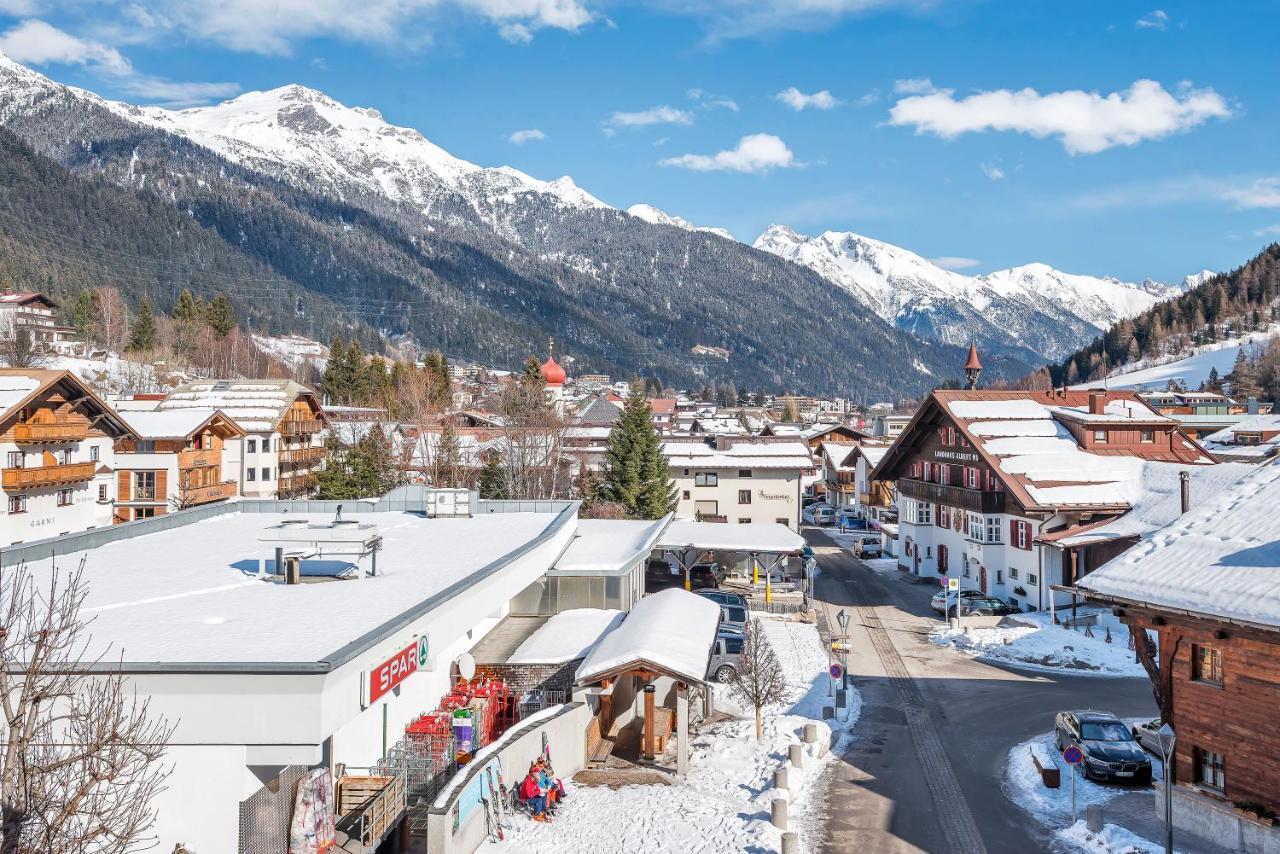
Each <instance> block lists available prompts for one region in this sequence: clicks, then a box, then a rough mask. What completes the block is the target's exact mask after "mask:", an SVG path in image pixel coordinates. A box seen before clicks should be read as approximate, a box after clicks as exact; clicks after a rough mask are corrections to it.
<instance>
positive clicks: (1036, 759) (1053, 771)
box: [1029, 744, 1062, 789]
mask: <svg viewBox="0 0 1280 854" xmlns="http://www.w3.org/2000/svg"><path fill="white" fill-rule="evenodd" d="M1029 750H1030V751H1031V761H1032V762H1033V763H1034V764H1035V766H1036V770H1037V771H1039V772H1040V782H1041V783H1044V787H1045V788H1046V789H1056V788H1058V787H1059V786H1061V785H1062V768H1061V767H1060V766H1059V765H1058V760H1057V758H1056V757H1055V756H1054V755H1053V753H1052V752H1051V751H1049V750H1046V749H1045V748H1044V747H1041V746H1040V745H1038V744H1033V745H1031V747H1030V748H1029Z"/></svg>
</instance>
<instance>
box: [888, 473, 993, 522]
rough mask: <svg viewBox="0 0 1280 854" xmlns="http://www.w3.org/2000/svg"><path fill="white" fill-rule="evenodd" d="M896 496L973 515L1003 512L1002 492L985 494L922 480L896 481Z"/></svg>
mask: <svg viewBox="0 0 1280 854" xmlns="http://www.w3.org/2000/svg"><path fill="white" fill-rule="evenodd" d="M898 494H899V495H902V496H905V497H907V498H914V499H916V500H917V501H927V502H930V503H932V504H947V505H950V506H952V507H959V508H961V509H963V510H969V511H971V512H973V513H983V514H987V513H1003V512H1004V493H1003V492H996V491H992V492H987V491H984V490H980V489H967V488H965V487H963V486H949V485H947V484H942V483H925V482H924V481H922V480H916V479H914V478H909V477H904V478H899V479H898Z"/></svg>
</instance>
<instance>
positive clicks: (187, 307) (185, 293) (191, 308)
mask: <svg viewBox="0 0 1280 854" xmlns="http://www.w3.org/2000/svg"><path fill="white" fill-rule="evenodd" d="M203 316H204V304H203V303H202V302H201V301H200V300H198V299H196V298H195V297H194V296H192V294H191V291H189V290H187V289H186V288H183V289H182V293H181V294H179V295H178V302H177V303H176V304H175V305H174V307H173V319H174V320H176V321H178V322H179V323H190V324H196V323H199V322H200V319H201V318H202V317H203Z"/></svg>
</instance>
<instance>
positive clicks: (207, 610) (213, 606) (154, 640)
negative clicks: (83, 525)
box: [27, 505, 576, 665]
mask: <svg viewBox="0 0 1280 854" xmlns="http://www.w3.org/2000/svg"><path fill="white" fill-rule="evenodd" d="M355 506H356V505H351V506H348V508H347V512H346V513H344V518H345V519H349V520H354V521H356V522H361V523H372V524H374V525H376V526H377V529H378V532H379V533H380V534H381V536H382V550H381V551H380V552H379V553H378V575H377V577H374V578H361V579H359V580H351V581H325V582H314V583H304V584H299V585H288V586H286V585H283V584H278V583H274V582H272V581H264V580H259V579H258V578H257V577H256V573H257V569H258V562H259V560H270V559H272V558H273V556H274V553H273V547H272V546H271V544H270V543H264V542H262V541H260V539H259V537H261V536H262V535H263V533H264V531H265V530H266V529H267V528H268V526H271V525H277V524H279V523H280V522H282V521H284V520H285V519H290V520H297V519H306V520H308V521H310V522H315V523H320V522H330V521H332V518H333V517H332V515H331V514H324V515H321V514H302V513H287V514H284V513H228V514H225V515H221V516H216V517H213V518H211V519H206V520H203V521H198V522H192V523H188V524H186V525H180V526H178V527H174V528H170V529H167V530H164V531H158V532H155V533H147V534H141V535H137V536H134V537H131V538H128V539H122V540H118V541H116V542H113V543H109V544H107V545H103V546H99V547H97V548H94V549H92V550H89V551H85V552H81V553H75V552H72V553H67V554H63V553H59V554H58V556H57V561H58V566H59V567H61V568H62V569H63V570H65V568H66V567H73V566H76V565H77V564H78V563H79V562H80V559H81V558H82V557H83V558H84V559H85V569H84V573H85V575H84V577H85V581H86V584H87V588H88V590H87V595H86V598H85V601H84V604H83V605H82V607H81V615H82V616H83V617H84V618H86V619H92V620H93V630H92V632H91V633H90V638H89V641H88V649H87V656H86V657H88V658H93V657H95V656H97V655H101V654H104V653H107V651H108V646H109V648H110V658H112V659H116V658H117V657H118V656H123V660H124V661H126V662H146V663H151V664H153V665H165V664H169V665H178V664H188V663H194V662H200V663H206V664H213V665H219V664H226V663H229V662H250V663H272V662H282V663H314V662H320V661H329V660H331V656H332V655H333V653H334V651H335V650H339V649H341V648H342V647H344V646H345V645H347V644H348V643H350V642H353V641H356V640H357V639H360V638H363V637H365V636H367V635H369V634H370V633H376V632H378V631H379V630H381V629H384V628H385V627H387V626H388V625H389V624H394V621H397V620H398V619H400V618H401V617H402V616H403V615H405V614H406V612H408V611H410V610H411V609H418V610H419V612H420V613H421V612H425V610H429V609H430V608H434V607H445V605H446V604H447V603H445V602H442V603H438V604H437V603H431V604H428V603H430V600H431V599H432V597H435V596H437V595H447V596H449V597H450V598H452V597H454V596H460V595H464V594H466V593H467V592H469V591H470V590H471V589H472V588H473V586H475V585H489V586H487V587H476V589H478V590H482V591H485V590H489V591H490V592H489V593H488V594H487V595H488V596H490V597H491V600H492V601H493V602H497V601H504V602H505V601H506V600H507V599H509V598H510V597H511V596H513V595H515V593H517V592H518V591H519V590H521V589H523V588H524V587H525V586H527V585H528V584H529V583H530V582H531V581H533V579H534V578H536V577H539V576H541V575H542V574H543V573H545V572H546V570H547V569H548V568H549V567H550V566H551V563H552V561H553V560H554V559H555V556H556V555H557V554H559V553H560V552H561V551H562V550H563V549H564V547H565V546H566V545H567V544H568V541H569V537H570V536H571V535H572V532H573V526H574V523H575V522H576V520H575V519H573V518H572V517H569V516H564V515H563V514H554V515H553V514H551V513H496V514H482V515H477V516H474V517H471V518H459V519H449V520H447V521H441V520H437V519H426V518H423V517H422V516H420V515H417V514H413V513H395V512H381V513H359V512H353V511H354V509H355ZM544 532H545V534H546V539H545V540H544V539H542V535H543V534H544ZM535 543H536V545H533V547H532V549H530V550H528V551H525V552H523V553H522V554H520V555H519V556H518V557H517V556H516V553H517V552H518V551H519V550H521V549H523V548H526V547H529V546H530V545H531V544H535ZM346 559H351V558H346ZM365 561H367V559H365ZM507 561H512V563H507ZM363 565H364V566H365V567H366V568H367V567H368V563H367V562H365V563H363ZM27 566H28V567H29V569H30V570H31V572H32V573H33V574H34V576H35V580H36V584H37V586H38V587H42V586H47V583H48V578H49V574H50V560H49V559H48V558H46V559H43V560H37V561H28V562H27ZM508 567H510V568H511V570H512V571H513V572H515V576H514V577H513V576H509V575H507V574H506V573H507V568H508ZM486 570H492V571H494V572H495V573H497V574H496V575H493V576H486V574H485V571H486ZM471 578H474V579H475V580H474V582H472V583H471V584H468V583H465V582H467V580H468V579H471ZM504 579H505V580H504ZM460 582H464V583H463V584H462V585H461V586H460V587H458V588H455V587H454V586H455V585H459V584H460ZM445 591H449V592H448V594H446V593H445ZM376 640H377V638H376V637H375V638H373V639H372V640H371V641H370V642H376Z"/></svg>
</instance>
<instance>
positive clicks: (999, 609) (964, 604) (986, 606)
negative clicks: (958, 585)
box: [960, 596, 1022, 617]
mask: <svg viewBox="0 0 1280 854" xmlns="http://www.w3.org/2000/svg"><path fill="white" fill-rule="evenodd" d="M1020 613H1022V611H1021V610H1020V609H1018V608H1015V607H1013V606H1012V605H1010V604H1009V603H1008V602H1005V601H1002V600H1000V599H997V598H995V597H994V596H975V597H972V598H969V599H961V600H960V616H962V617H1003V616H1005V615H1006V614H1020Z"/></svg>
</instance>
